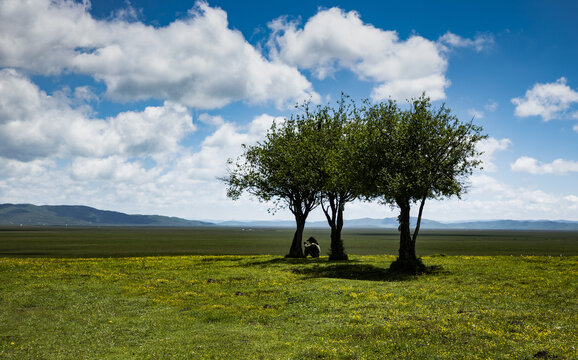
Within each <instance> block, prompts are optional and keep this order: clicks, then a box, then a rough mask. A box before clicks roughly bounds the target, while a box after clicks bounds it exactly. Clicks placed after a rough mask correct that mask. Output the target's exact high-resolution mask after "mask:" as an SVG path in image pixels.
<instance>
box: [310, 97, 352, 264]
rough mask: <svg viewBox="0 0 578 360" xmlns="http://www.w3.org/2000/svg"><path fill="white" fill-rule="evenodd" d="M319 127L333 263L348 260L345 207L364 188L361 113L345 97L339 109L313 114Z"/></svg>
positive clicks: (323, 203) (323, 200) (323, 192)
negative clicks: (356, 138) (355, 135)
mask: <svg viewBox="0 0 578 360" xmlns="http://www.w3.org/2000/svg"><path fill="white" fill-rule="evenodd" d="M306 117H307V119H312V120H313V121H312V125H313V126H317V129H318V132H319V134H318V140H317V142H318V143H319V144H320V145H321V146H320V147H317V149H319V150H321V151H320V152H319V153H318V156H319V157H320V158H321V160H322V161H321V164H322V167H321V169H320V170H321V173H322V183H321V188H320V199H321V208H322V209H323V213H324V214H325V217H326V219H327V223H328V224H329V227H330V228H331V252H330V254H329V259H330V260H347V259H348V256H347V254H346V253H345V248H344V246H343V239H342V238H341V231H342V229H343V212H344V210H345V204H346V203H347V202H350V201H352V200H354V199H356V198H358V197H359V196H360V192H361V190H362V189H361V187H360V184H361V183H360V182H359V181H358V177H359V175H360V173H359V172H358V171H357V169H356V168H355V164H356V160H357V157H358V156H359V154H358V147H357V146H356V142H355V141H353V139H354V138H353V137H352V136H351V135H352V133H353V132H355V131H357V129H358V127H357V126H356V125H357V124H358V123H359V122H356V121H355V120H357V119H359V111H358V109H357V108H356V106H355V103H354V102H353V101H351V100H350V99H349V97H348V96H346V95H344V94H342V96H341V99H340V100H339V101H338V102H337V107H336V108H333V107H330V106H324V107H319V108H317V111H315V112H314V113H313V114H309V115H307V116H306Z"/></svg>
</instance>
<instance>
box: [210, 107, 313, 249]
mask: <svg viewBox="0 0 578 360" xmlns="http://www.w3.org/2000/svg"><path fill="white" fill-rule="evenodd" d="M304 106H308V105H304ZM306 125H307V123H306V122H304V121H303V118H302V116H298V117H297V118H296V117H292V118H291V119H288V120H286V121H285V122H283V123H280V124H273V126H272V127H271V129H270V130H269V131H268V133H267V135H266V138H265V140H263V141H262V142H258V143H257V144H255V145H250V146H248V145H243V148H244V152H243V154H242V155H241V157H240V158H238V159H237V160H236V162H233V160H231V159H230V160H229V161H228V175H227V176H226V177H224V178H222V179H221V180H223V181H224V182H225V183H226V185H227V195H228V196H229V197H231V198H232V199H238V198H239V196H240V195H241V194H242V193H243V192H247V193H249V194H251V195H253V196H255V197H256V198H258V199H259V200H260V201H266V202H269V201H273V206H272V208H271V209H270V210H271V211H276V210H278V209H280V208H288V209H289V210H290V211H291V213H292V214H293V215H294V217H295V222H296V230H295V234H294V236H293V242H292V243H291V248H290V250H289V254H288V255H287V257H294V258H299V257H303V247H302V240H303V230H304V228H305V222H306V220H307V216H308V215H309V213H310V212H311V211H312V210H313V209H315V208H316V207H317V206H318V205H319V198H318V194H319V188H320V174H319V172H318V169H320V168H321V163H320V161H321V159H320V158H319V157H318V156H317V154H318V153H319V150H318V149H315V148H311V146H313V144H315V142H314V141H312V139H313V138H314V137H315V136H316V133H315V132H312V131H313V130H314V128H313V127H311V126H306Z"/></svg>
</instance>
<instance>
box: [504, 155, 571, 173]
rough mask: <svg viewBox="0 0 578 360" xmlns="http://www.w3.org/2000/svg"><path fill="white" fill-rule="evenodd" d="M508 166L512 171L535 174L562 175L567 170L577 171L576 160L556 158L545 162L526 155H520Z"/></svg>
mask: <svg viewBox="0 0 578 360" xmlns="http://www.w3.org/2000/svg"><path fill="white" fill-rule="evenodd" d="M510 167H511V169H512V171H517V172H526V173H530V174H535V175H541V174H555V175H564V174H567V173H569V172H578V161H572V160H564V159H556V160H554V161H552V162H551V163H550V164H547V163H543V162H540V161H538V160H536V159H534V158H531V157H528V156H522V157H520V158H518V159H517V160H516V161H515V162H514V163H513V164H511V166H510Z"/></svg>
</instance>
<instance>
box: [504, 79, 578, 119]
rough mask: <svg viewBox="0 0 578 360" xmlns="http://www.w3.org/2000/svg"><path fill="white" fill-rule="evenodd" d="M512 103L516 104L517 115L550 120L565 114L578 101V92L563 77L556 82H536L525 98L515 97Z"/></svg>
mask: <svg viewBox="0 0 578 360" xmlns="http://www.w3.org/2000/svg"><path fill="white" fill-rule="evenodd" d="M512 103H513V104H514V105H516V110H515V114H516V116H519V117H527V116H541V117H542V119H544V121H549V120H552V119H555V118H559V117H561V116H563V114H564V112H565V111H566V110H568V109H569V108H570V106H571V105H572V104H574V103H578V92H577V91H575V90H572V89H571V88H570V87H569V86H568V85H566V78H564V77H561V78H560V79H558V80H556V82H554V83H546V84H535V85H534V87H532V88H531V89H530V90H528V91H526V95H525V96H524V97H523V98H514V99H512Z"/></svg>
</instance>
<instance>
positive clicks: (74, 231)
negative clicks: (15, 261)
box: [0, 227, 578, 257]
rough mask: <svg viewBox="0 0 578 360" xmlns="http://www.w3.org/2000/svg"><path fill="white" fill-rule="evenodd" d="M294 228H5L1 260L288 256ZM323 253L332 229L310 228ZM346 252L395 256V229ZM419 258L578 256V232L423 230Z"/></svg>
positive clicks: (364, 236) (366, 236)
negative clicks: (12, 257)
mask: <svg viewBox="0 0 578 360" xmlns="http://www.w3.org/2000/svg"><path fill="white" fill-rule="evenodd" d="M293 231H294V230H292V229H275V228H257V229H250V228H248V229H240V228H239V229H238V228H206V227H201V228H146V227H133V228H116V227H104V228H70V229H67V228H57V227H55V228H24V229H20V228H0V257H1V256H4V257H6V256H25V257H32V256H41V257H45V256H50V257H130V256H156V255H285V254H286V253H287V252H288V251H289V246H290V245H291V239H292V237H293ZM309 236H314V237H315V238H316V239H317V240H318V241H319V242H320V244H321V248H322V253H326V252H328V251H329V231H328V230H326V229H306V233H305V238H307V237H309ZM343 239H344V242H345V249H346V251H347V252H348V253H350V254H355V255H380V254H396V253H397V249H398V247H399V233H398V232H397V231H395V230H383V229H380V230H360V229H346V230H344V232H343ZM417 253H418V255H435V254H446V255H551V256H557V255H578V232H569V231H488V230H486V231H473V230H472V231H464V230H432V231H422V232H420V236H419V237H418V241H417Z"/></svg>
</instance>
